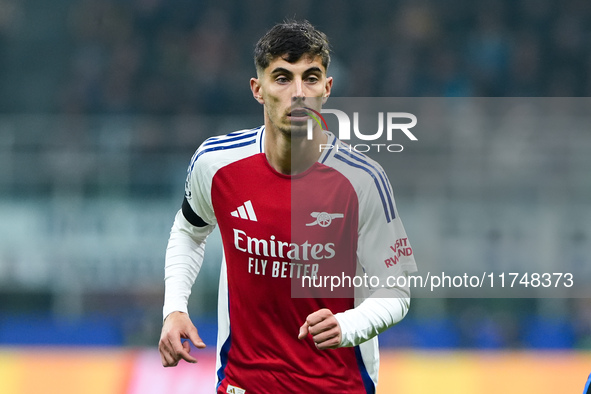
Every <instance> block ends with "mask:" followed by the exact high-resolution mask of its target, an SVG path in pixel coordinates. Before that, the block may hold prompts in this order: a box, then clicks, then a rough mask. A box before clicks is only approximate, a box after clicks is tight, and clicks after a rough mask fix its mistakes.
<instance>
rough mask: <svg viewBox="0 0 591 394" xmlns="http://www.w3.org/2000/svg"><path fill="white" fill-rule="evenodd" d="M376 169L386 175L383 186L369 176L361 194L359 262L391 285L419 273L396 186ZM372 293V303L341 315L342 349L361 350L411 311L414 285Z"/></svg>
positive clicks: (379, 289) (369, 290) (338, 318)
mask: <svg viewBox="0 0 591 394" xmlns="http://www.w3.org/2000/svg"><path fill="white" fill-rule="evenodd" d="M375 166H376V168H377V169H379V170H380V171H381V175H380V177H379V179H380V182H375V183H374V181H373V180H372V179H370V178H365V180H366V182H368V184H367V185H365V187H361V188H360V189H359V193H358V195H359V232H358V234H359V238H358V249H357V261H358V264H359V265H360V266H361V268H362V272H364V274H366V275H368V276H370V277H372V276H375V277H377V278H379V279H380V283H382V284H385V283H388V282H389V281H388V278H389V277H401V276H404V277H408V274H409V273H412V272H415V271H416V263H415V259H414V255H413V252H412V248H411V246H410V243H409V242H408V238H407V235H406V231H405V230H404V226H403V225H402V221H401V220H400V217H399V215H398V212H397V210H396V203H395V202H394V195H393V193H392V186H391V185H390V182H389V180H388V178H387V176H386V174H385V173H383V170H382V169H381V167H380V166H379V165H377V164H375ZM359 179H360V180H361V179H362V178H361V177H360V178H359ZM358 272H359V271H358ZM397 283H408V281H401V282H398V281H397ZM367 290H368V292H369V294H371V295H370V296H369V297H368V298H367V299H365V300H364V301H363V302H361V303H360V304H359V305H357V306H356V307H355V308H354V309H350V310H347V311H345V312H343V313H338V314H336V315H335V317H336V318H337V321H338V322H339V325H340V327H341V331H342V340H341V345H340V346H357V345H359V344H360V343H363V342H365V341H367V340H369V339H371V338H373V337H375V336H376V335H378V334H380V333H382V332H383V331H385V330H387V329H388V328H390V327H392V326H393V325H395V324H396V323H398V322H399V321H401V320H402V319H403V318H404V316H406V313H407V312H408V309H409V307H410V289H409V287H408V286H405V287H398V286H396V287H381V286H379V287H376V288H369V289H367Z"/></svg>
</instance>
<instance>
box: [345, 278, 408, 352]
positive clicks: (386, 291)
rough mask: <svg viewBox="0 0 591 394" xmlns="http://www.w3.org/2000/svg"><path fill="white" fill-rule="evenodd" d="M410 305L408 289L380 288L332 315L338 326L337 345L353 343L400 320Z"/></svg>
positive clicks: (374, 334) (362, 340)
mask: <svg viewBox="0 0 591 394" xmlns="http://www.w3.org/2000/svg"><path fill="white" fill-rule="evenodd" d="M409 307H410V292H409V290H408V288H406V289H401V288H383V289H379V290H377V291H376V292H374V294H373V295H372V296H371V297H370V298H368V299H366V300H365V301H363V302H362V303H361V304H359V305H358V306H357V307H355V308H354V309H349V310H347V311H345V312H342V313H337V314H336V315H335V317H336V319H337V321H338V322H339V326H340V327H341V336H342V339H341V344H340V346H341V347H346V346H357V345H359V344H360V343H363V342H365V341H367V340H369V339H371V338H373V337H375V336H376V335H378V334H380V333H382V332H384V331H385V330H387V329H388V328H390V327H392V326H393V325H395V324H396V323H398V322H399V321H401V320H402V319H403V318H404V316H406V313H407V312H408V308H409Z"/></svg>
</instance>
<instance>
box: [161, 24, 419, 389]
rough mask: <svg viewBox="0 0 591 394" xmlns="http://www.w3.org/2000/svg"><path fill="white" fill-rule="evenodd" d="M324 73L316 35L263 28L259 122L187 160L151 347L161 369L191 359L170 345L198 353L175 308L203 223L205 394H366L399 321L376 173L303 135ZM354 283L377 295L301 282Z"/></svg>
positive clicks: (359, 159)
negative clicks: (210, 243) (211, 341)
mask: <svg viewBox="0 0 591 394" xmlns="http://www.w3.org/2000/svg"><path fill="white" fill-rule="evenodd" d="M329 62H330V56H329V45H328V41H327V38H326V36H325V35H324V33H322V32H319V31H318V30H316V29H315V28H314V27H313V26H312V25H311V24H310V23H308V22H307V21H304V22H295V21H294V22H291V21H290V22H285V23H281V24H278V25H276V26H274V27H273V28H272V29H271V30H269V31H268V32H267V33H266V34H265V35H264V36H263V37H262V38H261V39H260V40H259V42H258V43H257V45H256V48H255V65H256V73H257V77H256V78H252V79H251V80H250V86H251V90H252V93H253V96H254V98H255V99H256V100H257V101H258V102H259V103H260V104H262V106H263V112H264V125H262V126H260V127H257V128H255V129H252V130H242V131H236V132H232V133H230V134H227V135H225V136H219V137H212V138H209V139H208V140H206V141H205V142H204V143H203V144H202V145H201V147H199V149H198V150H197V151H196V153H195V155H194V156H193V158H192V159H191V162H190V165H189V168H188V176H187V181H186V185H185V198H184V200H183V204H182V207H181V209H180V210H179V212H178V213H177V215H176V218H175V221H174V225H173V227H172V230H171V234H170V239H169V243H168V247H167V251H166V263H165V288H166V289H165V300H164V308H163V309H164V310H163V314H164V319H165V320H164V324H163V328H162V335H161V338H160V342H159V350H160V354H161V358H162V364H163V365H164V366H167V367H168V366H176V365H177V364H178V362H179V361H180V360H181V359H183V360H185V361H187V362H190V363H194V362H196V361H197V360H196V359H195V358H194V357H193V356H192V355H191V354H190V353H189V350H190V346H189V343H188V342H187V341H185V342H182V341H181V339H188V340H190V341H191V342H192V343H193V344H194V345H195V346H196V347H197V348H204V347H205V344H204V343H203V341H202V340H201V338H200V337H199V335H198V331H197V329H196V327H195V326H194V325H193V323H192V321H191V320H190V318H189V316H188V314H187V310H188V309H187V302H188V298H189V294H190V291H191V287H192V285H193V283H194V281H195V279H196V277H197V274H198V273H199V269H200V267H201V264H202V261H203V255H204V247H205V242H206V238H207V236H208V235H209V234H210V233H211V231H212V230H213V228H214V227H215V226H216V225H217V226H219V229H220V233H221V236H222V243H223V249H224V259H223V262H222V266H221V277H220V284H219V300H218V302H219V305H218V321H219V328H218V341H217V342H218V343H217V386H216V387H217V393H218V394H220V393H246V394H248V393H251V394H261V393H283V392H288V393H306V394H309V393H344V392H347V393H374V392H375V387H376V384H377V376H378V365H379V358H378V345H377V337H376V336H377V335H378V334H379V333H381V332H383V331H384V330H386V329H387V328H389V327H391V326H393V325H394V324H396V323H397V322H399V321H400V320H401V319H402V318H403V317H404V316H405V315H406V313H407V311H408V308H409V303H410V292H409V289H408V286H406V285H405V284H404V283H403V281H402V284H401V281H398V282H396V281H391V282H387V281H386V279H387V278H391V279H392V278H405V277H406V275H407V274H408V273H409V272H413V271H415V270H416V266H415V261H414V256H413V254H412V249H411V248H410V244H409V243H408V240H407V237H406V233H405V231H404V228H403V226H402V223H401V221H400V218H399V216H398V212H397V210H396V206H395V204H394V198H393V195H392V189H391V186H390V183H389V181H388V179H387V177H386V175H385V173H384V172H383V170H382V168H381V167H380V166H379V165H378V164H377V163H376V162H374V161H373V160H371V159H369V158H368V157H366V156H364V155H362V154H359V153H357V152H354V151H353V152H351V151H348V150H347V147H346V145H345V144H343V143H342V142H340V141H338V140H337V138H336V137H335V136H334V135H333V134H332V133H330V132H328V131H326V130H322V129H321V128H320V127H319V126H318V125H314V129H313V133H312V135H311V136H308V133H307V130H308V120H309V119H310V115H311V114H313V113H314V112H316V113H319V111H320V110H321V106H322V104H323V103H324V102H325V101H326V99H327V98H328V96H329V95H330V92H331V88H332V84H333V79H332V78H331V77H327V68H328V65H329ZM322 144H324V145H322ZM320 146H335V147H336V146H338V147H340V148H341V149H339V150H336V149H330V150H329V149H319V147H320ZM356 273H357V274H360V275H363V274H365V275H368V276H372V277H376V278H379V279H380V285H378V286H375V283H374V287H373V288H369V286H368V287H367V288H362V289H355V291H354V294H353V293H347V294H350V295H351V296H349V297H343V294H345V293H342V292H338V291H335V293H334V294H333V293H331V292H330V291H328V289H320V290H318V289H315V290H317V291H319V292H320V293H317V295H318V294H319V296H315V297H305V295H306V294H307V293H306V288H305V287H306V286H305V285H303V282H302V281H303V279H304V278H305V277H313V278H322V277H323V276H325V277H326V276H328V275H327V274H340V275H341V276H342V278H343V279H344V278H345V277H354V276H355V274H356ZM335 276H336V275H335ZM296 283H299V284H300V287H299V288H298V286H296V285H295V284H296ZM324 285H327V282H326V281H325V282H324ZM344 287H351V286H350V285H348V286H344ZM308 290H309V289H308ZM330 290H334V289H330ZM292 291H296V292H297V291H300V292H301V293H299V294H300V295H301V294H303V295H304V296H303V297H298V296H292ZM363 292H366V294H362V293H363ZM310 294H311V293H310ZM335 295H336V297H335ZM353 295H355V297H353Z"/></svg>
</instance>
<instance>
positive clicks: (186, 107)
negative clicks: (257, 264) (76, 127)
mask: <svg viewBox="0 0 591 394" xmlns="http://www.w3.org/2000/svg"><path fill="white" fill-rule="evenodd" d="M29 3H30V4H29ZM44 3H45V2H43V1H41V0H31V1H29V2H27V3H26V4H28V6H27V7H26V9H25V5H24V4H25V3H23V2H20V1H17V0H0V70H1V71H2V74H3V76H4V79H5V81H4V82H6V83H9V82H11V81H12V82H13V83H14V81H20V82H21V83H20V84H19V86H18V89H23V90H24V94H20V96H19V94H18V93H17V94H16V95H15V94H14V91H12V92H11V91H7V90H4V89H3V90H2V92H0V95H2V96H3V97H1V99H0V103H2V104H3V105H2V107H4V110H5V111H6V110H8V111H17V112H20V111H26V112H31V111H33V112H65V113H127V112H134V113H151V114H164V115H166V114H194V113H209V114H225V113H230V112H231V113H241V112H242V113H245V112H249V111H251V109H252V108H253V106H254V104H253V102H252V100H251V98H250V92H249V90H248V79H249V77H250V76H253V75H254V66H253V62H252V50H253V46H254V43H255V41H256V40H257V38H258V37H260V36H261V35H262V34H263V33H264V31H266V29H268V28H269V27H270V26H271V25H273V24H274V23H275V22H278V21H281V20H284V19H285V18H286V17H290V18H294V17H295V18H298V19H302V18H306V19H308V20H310V21H311V22H312V23H313V24H315V25H316V26H318V27H319V28H320V29H321V30H323V31H325V32H326V33H327V35H328V36H329V38H330V39H331V42H332V46H333V51H334V54H333V67H332V69H331V74H333V75H334V76H335V77H338V80H339V83H338V84H337V85H336V87H337V90H336V92H335V94H336V95H339V96H380V97H381V96H402V97H408V96H437V97H438V96H521V97H531V96H535V97H538V96H589V95H590V94H591V78H590V77H589V74H591V46H590V45H588V43H589V42H590V41H591V29H590V28H589V27H590V26H591V2H589V1H586V0H564V1H557V0H484V1H470V0H450V1H443V2H442V1H435V0H421V1H388V0H369V1H364V2H357V1H353V0H345V1H338V2H335V1H322V2H313V1H311V0H298V1H296V0H285V1H280V2H277V1H272V0H254V1H248V2H239V1H234V0H215V1H213V0H200V1H194V0H172V1H165V0H79V1H75V0H57V1H54V2H52V3H51V6H48V5H47V4H44ZM16 47H19V48H21V49H20V50H16V49H15V48H16ZM23 47H25V48H23ZM26 48H29V49H28V50H27V49H26ZM3 58H4V59H3ZM3 60H4V61H3ZM25 75H26V76H25ZM9 86H12V87H15V86H14V85H9ZM39 95H41V96H42V97H39ZM2 107H0V109H1V108H2Z"/></svg>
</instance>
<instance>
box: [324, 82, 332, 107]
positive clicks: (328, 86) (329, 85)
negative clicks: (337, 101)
mask: <svg viewBox="0 0 591 394" xmlns="http://www.w3.org/2000/svg"><path fill="white" fill-rule="evenodd" d="M331 91H332V77H328V78H326V83H325V85H324V95H323V96H322V104H326V101H327V100H328V97H329V96H330V92H331Z"/></svg>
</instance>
